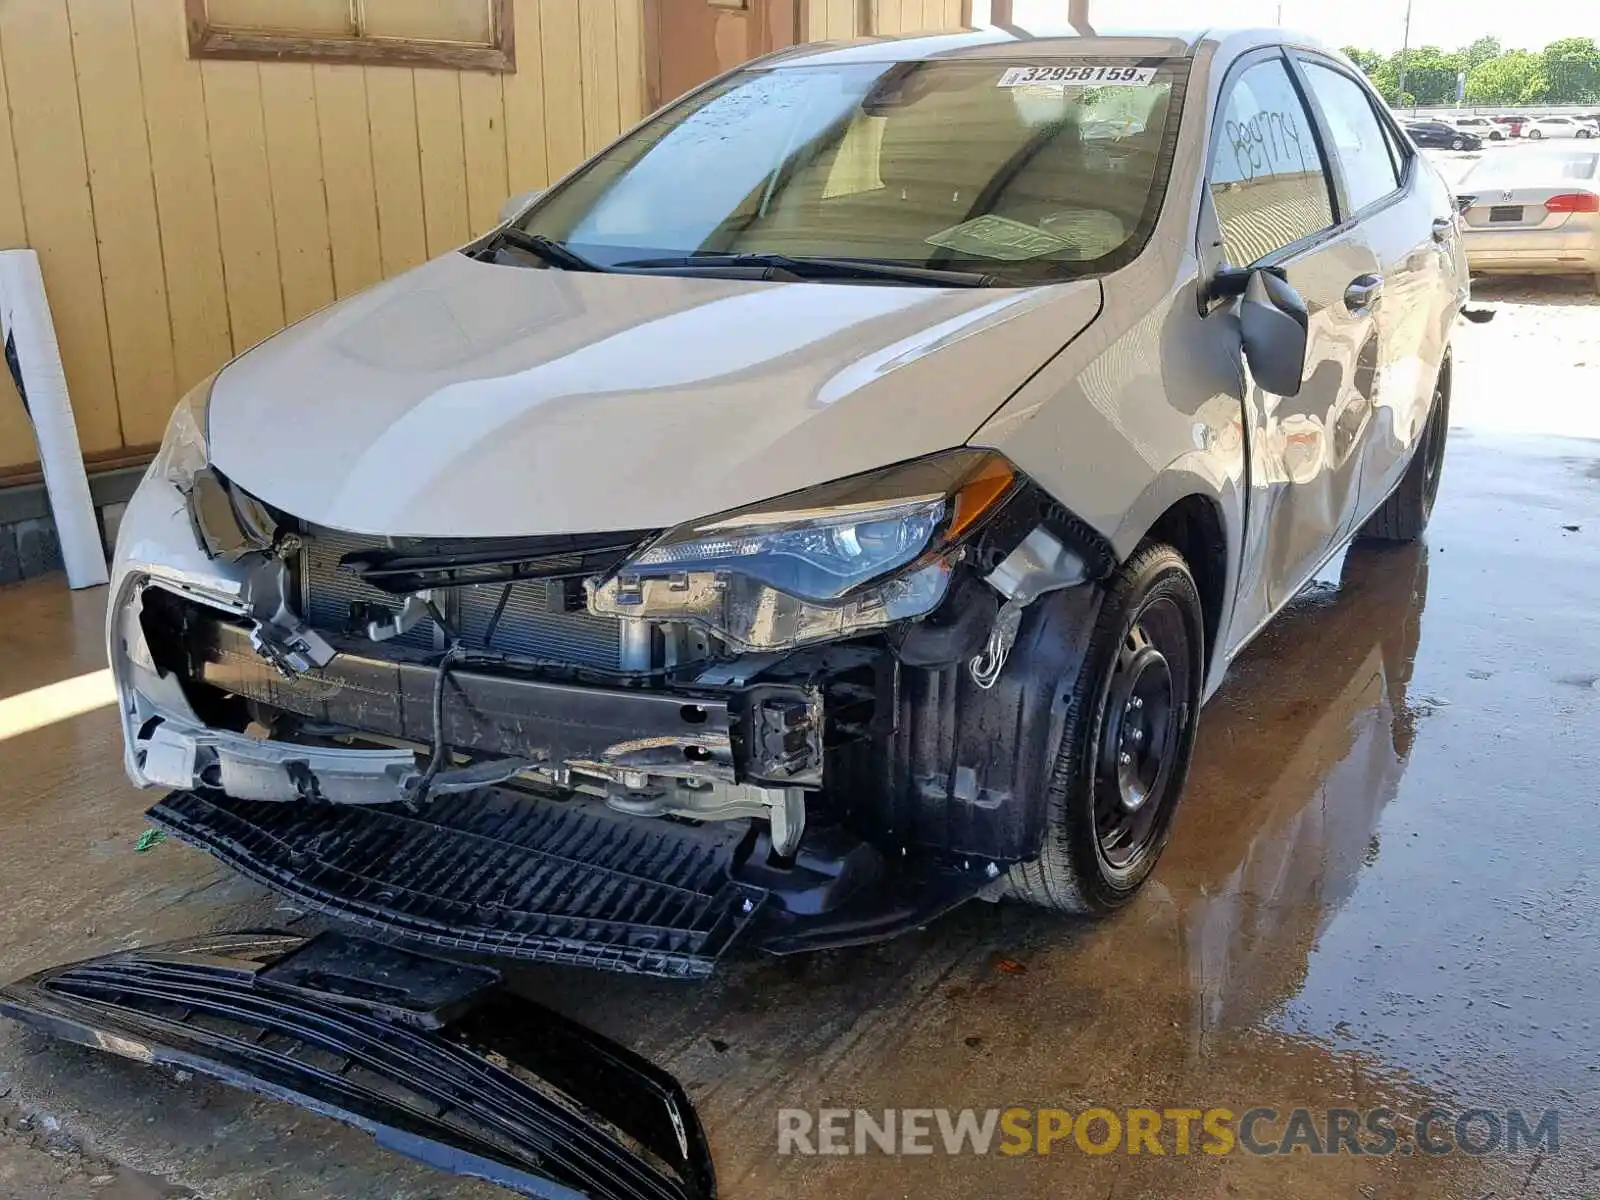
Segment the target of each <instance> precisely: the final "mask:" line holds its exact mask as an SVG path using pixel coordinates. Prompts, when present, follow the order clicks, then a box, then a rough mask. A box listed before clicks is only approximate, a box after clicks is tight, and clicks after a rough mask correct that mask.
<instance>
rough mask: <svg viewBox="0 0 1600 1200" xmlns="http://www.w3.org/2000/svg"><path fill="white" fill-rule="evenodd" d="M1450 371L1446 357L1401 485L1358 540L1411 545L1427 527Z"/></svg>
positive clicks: (1446, 418) (1444, 434)
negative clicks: (1426, 421)
mask: <svg viewBox="0 0 1600 1200" xmlns="http://www.w3.org/2000/svg"><path fill="white" fill-rule="evenodd" d="M1450 372H1451V360H1450V356H1449V355H1448V354H1447V355H1446V356H1445V360H1444V365H1443V366H1442V367H1441V368H1440V370H1439V378H1438V380H1437V381H1436V382H1435V383H1434V385H1433V402H1432V405H1431V407H1430V408H1429V411H1428V423H1427V424H1426V425H1424V426H1423V429H1422V436H1421V437H1420V438H1419V439H1418V440H1417V448H1416V450H1415V451H1414V452H1413V453H1412V455H1411V465H1410V466H1409V467H1407V468H1406V473H1405V475H1404V476H1402V477H1401V480H1400V486H1399V487H1397V488H1395V490H1394V491H1393V492H1392V493H1391V494H1390V496H1389V498H1388V499H1387V500H1385V501H1384V502H1383V504H1382V505H1381V506H1379V508H1378V511H1377V512H1375V513H1373V514H1372V515H1371V516H1370V517H1368V518H1367V522H1366V524H1365V525H1363V526H1362V527H1361V529H1360V530H1359V531H1358V532H1357V534H1356V536H1357V537H1360V538H1365V539H1367V540H1370V541H1379V542H1414V541H1416V540H1417V539H1418V538H1420V537H1421V536H1422V533H1423V531H1424V530H1425V529H1427V528H1428V518H1429V517H1431V516H1432V515H1433V504H1434V501H1435V500H1437V499H1438V498H1439V480H1440V479H1441V478H1443V476H1444V455H1445V443H1446V442H1447V441H1448V439H1449V436H1450Z"/></svg>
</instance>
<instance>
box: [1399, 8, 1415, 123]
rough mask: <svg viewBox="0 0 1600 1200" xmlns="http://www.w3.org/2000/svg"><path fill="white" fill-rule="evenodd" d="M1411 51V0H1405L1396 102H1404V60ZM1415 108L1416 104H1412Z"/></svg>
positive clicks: (1405, 60)
mask: <svg viewBox="0 0 1600 1200" xmlns="http://www.w3.org/2000/svg"><path fill="white" fill-rule="evenodd" d="M1410 53H1411V0H1406V32H1405V37H1404V39H1403V40H1402V41H1401V43H1400V94H1399V95H1398V96H1396V97H1395V101H1394V102H1395V103H1396V104H1404V103H1405V102H1406V62H1407V60H1408V58H1409V57H1410ZM1412 108H1413V109H1415V108H1416V106H1415V105H1412Z"/></svg>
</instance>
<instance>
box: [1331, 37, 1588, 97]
mask: <svg viewBox="0 0 1600 1200" xmlns="http://www.w3.org/2000/svg"><path fill="white" fill-rule="evenodd" d="M1344 52H1345V54H1346V55H1348V56H1349V58H1350V60H1351V61H1352V62H1354V63H1355V64H1356V65H1357V66H1359V67H1360V68H1361V69H1362V70H1363V71H1365V72H1366V73H1367V78H1369V79H1370V80H1372V83H1373V86H1374V87H1376V88H1377V89H1378V91H1379V92H1380V93H1381V94H1382V96H1383V98H1384V99H1385V100H1387V101H1388V102H1389V103H1390V104H1393V105H1397V106H1398V107H1401V108H1410V107H1412V106H1414V105H1428V106H1437V105H1450V104H1454V103H1455V102H1456V80H1457V77H1458V75H1459V73H1461V72H1465V73H1466V103H1468V104H1485V105H1493V104H1506V105H1510V104H1587V103H1592V102H1595V101H1600V46H1597V45H1596V44H1595V40H1594V38H1592V37H1569V38H1561V39H1559V40H1557V41H1554V42H1551V43H1550V44H1549V45H1548V46H1546V47H1545V48H1544V49H1543V50H1507V49H1505V48H1504V47H1503V46H1501V44H1500V39H1499V38H1492V37H1482V38H1479V39H1478V40H1477V41H1475V42H1473V43H1472V44H1471V45H1470V46H1462V47H1461V48H1460V49H1459V50H1450V51H1446V50H1441V49H1440V48H1439V47H1438V46H1418V47H1414V48H1413V49H1410V50H1396V51H1395V52H1394V53H1393V54H1389V55H1383V54H1379V53H1378V52H1377V51H1375V50H1363V49H1361V48H1360V47H1359V46H1346V47H1345V48H1344ZM1402 75H1403V76H1404V80H1405V92H1404V93H1403V94H1402V93H1401V91H1400V84H1401V77H1402Z"/></svg>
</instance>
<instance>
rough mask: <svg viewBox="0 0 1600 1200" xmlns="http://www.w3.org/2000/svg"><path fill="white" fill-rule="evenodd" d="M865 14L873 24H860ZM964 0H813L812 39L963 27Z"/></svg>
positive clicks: (810, 13)
mask: <svg viewBox="0 0 1600 1200" xmlns="http://www.w3.org/2000/svg"><path fill="white" fill-rule="evenodd" d="M863 15H865V16H866V18H867V20H868V21H870V23H871V24H870V28H867V29H863V28H861V27H860V25H861V20H862V17H863ZM961 15H962V0H869V2H868V4H867V5H866V6H865V7H864V6H863V5H862V4H861V2H860V0H811V4H810V9H809V11H808V13H807V15H806V19H807V32H808V35H809V36H810V38H811V40H812V41H821V40H823V39H824V38H853V37H859V36H861V35H862V34H864V33H872V34H883V35H890V34H901V33H938V32H944V31H947V30H955V29H960V28H961Z"/></svg>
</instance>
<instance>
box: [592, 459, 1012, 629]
mask: <svg viewBox="0 0 1600 1200" xmlns="http://www.w3.org/2000/svg"><path fill="white" fill-rule="evenodd" d="M1018 483H1019V480H1018V476H1017V473H1016V470H1015V469H1014V468H1013V467H1012V466H1011V464H1010V463H1008V462H1007V461H1006V460H1005V459H1004V458H1002V457H1000V456H999V455H997V454H994V453H992V452H990V451H983V450H956V451H951V452H949V453H946V454H939V455H934V456H933V457H931V458H925V459H918V460H916V461H914V462H909V463H903V464H901V465H899V466H895V467H889V468H886V469H884V470H881V471H873V472H870V473H868V474H866V475H858V476H854V477H852V478H850V479H844V480H839V481H838V482H835V483H829V484H824V485H822V486H820V487H816V488H810V489H807V490H806V491H804V492H800V493H796V494H794V495H790V496H785V497H782V498H780V499H777V500H772V501H767V502H764V503H762V504H756V505H751V506H749V507H747V508H743V509H739V510H737V511H734V512H730V513H722V514H720V515H718V516H715V517H709V518H706V519H705V520H702V521H693V522H690V523H689V524H687V525H681V526H679V527H678V528H676V529H672V530H669V531H668V532H667V533H665V534H663V535H662V536H661V537H659V538H657V539H656V540H655V541H654V542H652V543H650V545H648V546H646V547H645V548H644V550H642V551H641V552H640V553H639V554H637V555H635V556H634V558H632V559H631V560H629V561H628V562H627V563H624V564H623V565H622V566H621V567H620V568H618V570H617V572H616V574H615V575H614V576H613V577H612V578H610V579H608V580H605V581H603V582H600V583H598V584H594V585H592V586H591V593H590V607H591V608H592V609H593V610H594V611H595V612H599V613H607V614H610V615H615V616H632V617H646V618H651V619H655V620H689V621H694V622H697V623H700V624H702V625H705V626H706V627H707V628H709V629H711V630H712V632H714V633H716V634H717V635H718V636H719V637H721V638H723V639H724V640H726V641H729V642H731V643H733V644H734V645H736V646H741V647H744V648H748V649H779V648H784V647H788V646H793V645H800V644H804V643H806V642H812V641H819V640H824V639H828V638H836V637H841V636H845V635H847V634H849V633H854V632H861V631H864V630H866V629H872V628H878V627H881V626H883V625H886V624H889V623H890V622H893V621H899V620H905V619H908V618H911V617H917V616H922V615H924V614H925V613H927V612H931V611H932V610H933V609H934V608H935V607H937V606H938V604H939V602H940V601H941V600H942V599H943V598H944V593H945V588H946V586H947V585H948V583H949V575H950V571H951V569H952V567H953V565H954V561H955V558H956V555H957V550H958V547H959V545H960V543H961V541H962V539H963V538H964V537H965V536H966V535H967V534H968V533H969V532H971V531H972V530H973V529H974V528H975V527H976V526H977V525H978V524H979V523H980V521H981V520H982V519H983V517H984V516H985V515H986V514H988V513H989V512H991V511H993V510H994V508H995V507H996V506H997V505H999V504H1000V503H1001V502H1002V501H1003V500H1004V499H1005V498H1006V497H1007V496H1009V495H1010V494H1011V493H1012V492H1013V491H1014V490H1015V488H1016V487H1017V486H1018Z"/></svg>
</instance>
